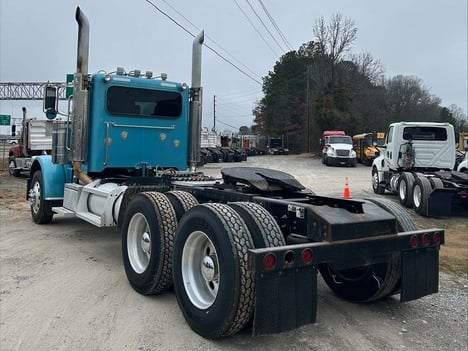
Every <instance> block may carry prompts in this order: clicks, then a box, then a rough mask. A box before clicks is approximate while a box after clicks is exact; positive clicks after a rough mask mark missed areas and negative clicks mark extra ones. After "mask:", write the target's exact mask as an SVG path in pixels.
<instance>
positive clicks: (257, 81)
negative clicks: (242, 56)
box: [145, 0, 262, 85]
mask: <svg viewBox="0 0 468 351" xmlns="http://www.w3.org/2000/svg"><path fill="white" fill-rule="evenodd" d="M145 1H146V2H147V3H149V4H150V5H151V6H153V7H154V8H155V9H156V10H157V11H158V12H160V13H161V14H163V15H164V16H166V17H167V18H168V19H169V20H171V21H172V22H174V23H175V24H176V25H177V26H178V27H180V28H181V29H182V30H183V31H184V32H186V33H188V34H189V35H191V36H192V37H193V38H195V34H193V33H192V32H190V31H189V30H188V29H187V28H185V27H184V26H183V25H181V24H180V23H178V22H177V21H176V20H175V19H173V18H172V17H171V16H169V15H168V14H167V13H166V12H164V11H163V10H161V9H160V8H159V7H158V6H156V5H155V4H154V3H152V2H151V1H150V0H145ZM203 45H204V46H206V47H207V48H208V49H209V50H210V51H211V52H213V53H214V54H215V55H217V56H218V57H219V58H221V59H222V60H223V61H225V62H227V63H228V64H230V65H231V66H232V67H234V68H235V69H237V70H238V71H239V72H241V73H242V74H243V75H245V76H246V77H248V78H250V79H251V80H253V81H254V82H255V83H257V84H260V85H262V82H260V81H259V80H257V79H255V78H254V77H252V76H251V75H250V74H248V73H247V72H245V71H244V70H242V69H241V68H240V67H238V66H237V65H235V64H234V63H232V62H231V61H229V60H228V59H227V58H225V57H224V56H223V55H221V54H220V53H219V52H218V51H216V50H215V49H213V48H212V47H210V46H209V45H207V44H205V43H204V44H203Z"/></svg>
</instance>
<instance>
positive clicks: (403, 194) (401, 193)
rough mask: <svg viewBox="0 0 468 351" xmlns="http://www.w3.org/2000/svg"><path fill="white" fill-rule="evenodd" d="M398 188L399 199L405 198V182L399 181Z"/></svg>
mask: <svg viewBox="0 0 468 351" xmlns="http://www.w3.org/2000/svg"><path fill="white" fill-rule="evenodd" d="M399 188H400V199H402V200H404V199H406V182H405V181H401V182H400V187H399Z"/></svg>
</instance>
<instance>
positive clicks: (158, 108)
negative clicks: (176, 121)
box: [106, 86, 182, 118]
mask: <svg viewBox="0 0 468 351" xmlns="http://www.w3.org/2000/svg"><path fill="white" fill-rule="evenodd" d="M106 106H107V111H108V112H109V113H110V114H114V115H125V116H128V115H137V116H150V117H151V116H155V117H172V118H175V117H179V116H180V114H181V111H182V97H181V95H180V94H179V93H177V92H173V91H162V90H151V89H140V88H130V87H119V86H114V87H110V88H109V89H108V90H107V104H106Z"/></svg>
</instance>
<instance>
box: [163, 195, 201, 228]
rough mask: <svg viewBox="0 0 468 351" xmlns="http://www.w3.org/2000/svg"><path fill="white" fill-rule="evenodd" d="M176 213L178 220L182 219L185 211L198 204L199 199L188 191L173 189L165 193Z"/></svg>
mask: <svg viewBox="0 0 468 351" xmlns="http://www.w3.org/2000/svg"><path fill="white" fill-rule="evenodd" d="M165 195H166V196H167V198H168V199H169V201H170V202H171V204H172V207H173V208H174V211H175V213H176V217H177V221H180V219H181V218H182V216H183V215H184V213H185V212H187V211H188V210H190V209H191V208H192V207H194V206H196V205H198V200H197V199H196V198H195V196H193V195H192V194H190V193H188V192H186V191H180V190H173V191H168V192H167V193H165Z"/></svg>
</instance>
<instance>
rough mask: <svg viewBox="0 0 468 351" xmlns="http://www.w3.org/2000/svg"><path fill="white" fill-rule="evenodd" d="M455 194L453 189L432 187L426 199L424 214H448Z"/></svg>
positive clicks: (436, 215) (435, 215) (434, 215)
mask: <svg viewBox="0 0 468 351" xmlns="http://www.w3.org/2000/svg"><path fill="white" fill-rule="evenodd" d="M455 195H456V190H455V189H434V190H433V191H432V193H431V195H429V198H428V200H427V213H426V214H425V215H427V216H429V217H440V216H450V215H451V214H452V202H453V197H454V196H455Z"/></svg>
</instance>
